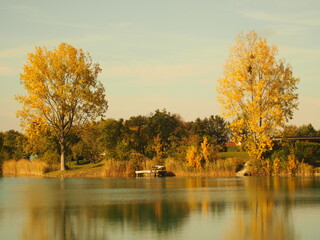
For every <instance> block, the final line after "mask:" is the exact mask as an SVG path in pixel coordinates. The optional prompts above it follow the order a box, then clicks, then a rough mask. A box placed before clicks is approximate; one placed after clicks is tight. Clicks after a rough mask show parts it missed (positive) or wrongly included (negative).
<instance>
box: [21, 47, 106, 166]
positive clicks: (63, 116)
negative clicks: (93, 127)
mask: <svg viewBox="0 0 320 240" xmlns="http://www.w3.org/2000/svg"><path fill="white" fill-rule="evenodd" d="M100 72H101V69H100V67H99V64H97V63H92V60H91V57H90V55H89V54H88V53H87V54H86V53H84V52H83V50H82V49H76V48H74V47H72V46H71V45H68V44H66V43H61V44H60V45H59V47H58V48H57V49H54V50H53V51H49V50H47V49H46V48H45V47H43V48H41V47H37V48H36V50H35V52H34V53H30V54H29V55H28V61H27V63H26V64H25V65H24V67H23V73H22V74H21V75H20V78H21V84H22V85H23V86H24V88H25V90H26V91H27V95H26V96H21V95H20V96H16V99H17V100H18V101H19V102H21V103H22V104H23V108H22V110H20V111H18V113H17V115H18V116H19V117H20V118H21V125H22V127H23V128H24V130H25V131H26V134H27V136H28V137H29V138H32V137H33V136H35V135H37V134H38V133H39V132H42V131H45V130H49V131H51V132H52V133H53V134H54V136H55V137H56V138H57V140H58V142H59V145H60V155H61V157H60V163H61V170H65V153H66V148H67V147H68V144H69V143H68V142H67V136H68V134H69V133H70V131H71V130H72V128H73V126H74V125H81V124H83V123H85V122H88V121H92V120H95V119H96V118H97V117H99V116H103V115H104V113H105V112H106V110H107V108H108V106H107V101H106V98H105V93H104V87H103V86H102V84H101V83H100V82H99V81H97V77H98V74H99V73H100Z"/></svg>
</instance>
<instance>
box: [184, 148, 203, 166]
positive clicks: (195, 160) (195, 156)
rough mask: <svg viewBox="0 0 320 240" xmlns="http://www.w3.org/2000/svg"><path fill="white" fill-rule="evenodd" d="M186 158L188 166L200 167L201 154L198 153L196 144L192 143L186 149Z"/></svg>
mask: <svg viewBox="0 0 320 240" xmlns="http://www.w3.org/2000/svg"><path fill="white" fill-rule="evenodd" d="M186 160H187V165H188V167H191V168H200V167H201V155H200V154H199V153H198V148H197V147H196V146H194V145H192V146H190V147H189V148H188V149H187V152H186Z"/></svg>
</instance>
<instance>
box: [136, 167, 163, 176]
mask: <svg viewBox="0 0 320 240" xmlns="http://www.w3.org/2000/svg"><path fill="white" fill-rule="evenodd" d="M135 173H136V177H165V176H166V174H167V170H166V168H165V167H164V166H160V165H157V166H154V167H152V169H151V170H139V171H135Z"/></svg>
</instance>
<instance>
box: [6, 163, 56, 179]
mask: <svg viewBox="0 0 320 240" xmlns="http://www.w3.org/2000/svg"><path fill="white" fill-rule="evenodd" d="M49 170H50V168H49V166H48V164H46V163H45V162H42V161H40V160H37V161H29V160H26V159H21V160H18V161H16V160H8V161H4V162H3V165H2V174H3V175H5V176H6V175H7V176H42V175H43V174H44V173H46V172H48V171H49Z"/></svg>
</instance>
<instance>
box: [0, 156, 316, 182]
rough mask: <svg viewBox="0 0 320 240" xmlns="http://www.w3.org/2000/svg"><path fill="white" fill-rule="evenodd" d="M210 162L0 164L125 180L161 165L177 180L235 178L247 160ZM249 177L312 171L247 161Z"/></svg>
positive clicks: (6, 171)
mask: <svg viewBox="0 0 320 240" xmlns="http://www.w3.org/2000/svg"><path fill="white" fill-rule="evenodd" d="M224 155H225V156H232V155H233V156H236V157H223V156H222V157H220V158H218V159H217V160H215V161H213V162H208V163H206V162H205V163H203V164H202V165H198V166H195V167H190V166H188V164H187V161H185V160H176V159H173V158H170V157H169V158H166V159H163V160H157V159H153V160H150V159H146V158H139V157H138V158H134V159H131V160H127V161H122V160H115V159H108V160H103V161H100V162H97V163H86V164H81V165H76V163H73V165H72V166H71V167H70V169H69V170H66V171H58V170H57V169H58V166H52V165H48V164H47V163H45V162H43V161H41V160H40V159H38V160H35V161H29V160H26V159H21V160H18V161H16V160H9V161H4V162H3V164H2V175H3V176H24V177H48V178H82V177H94V178H117V177H120V178H126V177H134V176H135V171H136V170H143V169H151V168H152V166H154V165H157V164H161V165H164V166H165V167H166V169H167V171H168V172H169V173H170V176H177V177H188V176H190V177H235V176H236V173H237V172H238V171H239V170H240V169H241V168H242V167H243V166H244V163H246V162H247V161H248V160H249V159H248V158H247V157H246V155H245V154H241V155H239V154H230V153H229V154H228V153H225V154H224ZM248 174H249V175H252V176H313V175H314V168H313V166H311V165H308V164H307V163H303V162H298V161H297V160H296V159H295V158H294V157H289V161H288V163H287V164H286V165H283V164H281V162H280V161H279V159H275V160H274V161H270V160H267V161H260V162H257V161H252V160H251V161H250V164H249V166H248Z"/></svg>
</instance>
